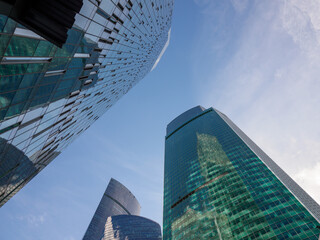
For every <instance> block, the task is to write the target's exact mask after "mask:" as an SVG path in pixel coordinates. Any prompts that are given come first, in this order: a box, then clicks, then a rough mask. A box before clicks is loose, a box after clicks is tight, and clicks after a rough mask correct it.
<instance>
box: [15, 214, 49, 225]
mask: <svg viewBox="0 0 320 240" xmlns="http://www.w3.org/2000/svg"><path fill="white" fill-rule="evenodd" d="M46 216H47V214H46V213H43V214H40V215H33V214H29V215H26V216H19V217H17V219H18V220H20V221H24V222H26V223H27V224H28V225H31V226H32V227H38V226H40V225H42V224H43V223H44V222H45V220H46Z"/></svg>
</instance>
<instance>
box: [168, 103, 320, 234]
mask: <svg viewBox="0 0 320 240" xmlns="http://www.w3.org/2000/svg"><path fill="white" fill-rule="evenodd" d="M163 217H164V219H163V231H164V233H163V237H164V239H166V240H170V239H220V240H221V239H226V240H232V239H234V240H236V239H237V240H239V239H252V240H253V239H274V240H276V239H279V240H282V239H310V240H317V239H318V237H319V229H316V226H317V225H319V222H320V207H319V205H318V204H317V203H316V202H315V201H314V200H313V199H312V198H311V197H310V196H309V195H308V194H307V193H306V192H304V191H303V189H301V188H300V187H299V186H298V185H297V184H296V183H295V182H294V181H293V180H292V179H291V178H290V177H289V176H288V175H287V174H286V173H285V172H283V170H281V168H279V167H278V166H277V164H275V163H274V162H273V161H272V160H271V159H270V158H269V157H268V156H267V155H266V154H265V153H264V152H263V151H262V150H261V149H260V148H259V147H258V146H257V145H255V144H254V143H253V142H252V141H251V140H250V139H249V138H248V137H247V136H246V135H245V134H244V133H243V132H242V131H241V130H240V129H239V128H237V126H236V125H234V124H233V123H232V122H231V120H230V119H228V118H227V117H226V116H225V115H224V114H222V113H221V112H219V111H217V110H215V109H213V108H209V109H204V108H202V107H200V106H198V107H195V108H193V109H190V110H189V111H187V112H185V113H183V114H181V115H180V116H179V117H177V118H176V119H175V120H173V121H172V122H171V123H170V124H169V125H168V127H167V136H166V143H165V176H164V212H163Z"/></svg>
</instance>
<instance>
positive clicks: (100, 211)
mask: <svg viewBox="0 0 320 240" xmlns="http://www.w3.org/2000/svg"><path fill="white" fill-rule="evenodd" d="M140 208H141V207H140V204H139V202H138V200H137V199H136V198H135V196H134V195H133V194H132V193H131V192H130V191H129V190H128V189H127V188H126V187H125V186H123V185H122V184H121V183H120V182H118V181H117V180H115V179H113V178H111V180H110V182H109V184H108V187H107V189H106V191H105V192H104V194H103V196H102V199H101V201H100V203H99V206H98V208H97V210H96V212H95V214H94V215H93V218H92V220H91V222H90V224H89V227H88V229H87V231H86V233H85V235H84V237H83V240H97V239H101V236H103V233H104V229H105V224H106V221H107V218H108V217H109V216H114V215H124V214H125V215H140Z"/></svg>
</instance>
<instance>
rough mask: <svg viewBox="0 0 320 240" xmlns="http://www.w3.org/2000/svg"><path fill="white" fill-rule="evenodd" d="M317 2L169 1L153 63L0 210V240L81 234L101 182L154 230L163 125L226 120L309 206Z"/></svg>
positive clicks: (315, 157)
mask: <svg viewBox="0 0 320 240" xmlns="http://www.w3.org/2000/svg"><path fill="white" fill-rule="evenodd" d="M319 9H320V2H319V1H317V0H277V1H270V0H215V1H213V0H194V1H191V0H188V1H187V0H176V1H175V10H174V16H173V22H172V32H171V42H170V45H169V47H168V49H167V51H166V52H165V54H164V55H163V58H162V59H161V61H160V63H159V64H158V66H157V68H156V69H155V70H154V71H153V72H151V73H150V74H149V75H148V76H147V77H146V78H145V79H143V80H142V81H141V82H140V83H139V84H138V85H137V86H136V87H134V88H133V89H132V90H131V91H130V92H129V93H128V94H127V95H125V96H124V97H123V98H122V99H121V100H120V101H119V102H118V103H117V104H116V105H115V106H113V107H112V108H111V109H110V110H109V111H108V112H107V113H106V114H105V115H104V116H103V117H101V118H100V119H99V120H98V121H97V122H96V123H95V124H94V125H92V127H90V128H89V129H88V130H87V131H86V132H85V133H84V134H82V135H81V136H80V137H79V138H78V139H77V140H76V141H75V142H74V143H72V144H71V145H70V146H69V147H68V148H67V149H66V150H65V151H64V152H63V153H62V154H61V155H60V156H59V157H58V158H57V159H55V160H54V161H53V162H52V163H51V164H50V165H49V166H48V167H47V168H45V169H44V170H43V171H42V172H40V173H39V174H38V175H37V176H36V177H35V178H34V179H33V180H32V181H31V182H30V183H29V184H28V185H27V186H25V187H24V188H23V189H22V190H21V191H20V192H19V193H18V194H16V195H15V196H14V197H13V198H12V199H11V200H9V202H7V203H6V204H5V205H4V206H3V207H2V208H1V209H0V232H1V236H0V238H1V239H10V240H14V239H26V240H28V239H32V240H37V239H46V240H50V239H52V240H56V239H63V240H73V239H81V238H82V236H83V235H84V232H85V231H86V229H87V226H88V224H89V222H90V220H91V218H92V215H93V214H94V211H95V209H96V207H97V205H98V203H99V201H100V199H101V197H102V194H103V192H104V190H105V188H106V187H107V184H108V182H109V179H110V178H111V177H113V178H115V179H117V180H119V181H120V182H121V183H123V184H124V185H125V186H127V187H128V188H129V189H130V190H131V191H132V192H133V193H134V194H135V196H136V197H137V199H138V200H139V202H140V204H141V206H142V215H143V216H145V217H148V218H151V219H153V220H155V221H157V222H159V223H162V196H163V164H164V137H165V128H166V125H167V124H168V123H169V122H170V121H171V120H172V119H173V118H175V117H176V116H177V115H179V114H180V113H182V112H184V111H185V110H188V109H189V108H191V107H194V106H196V105H199V104H200V105H202V106H204V107H206V108H207V107H211V106H213V107H215V108H217V109H218V110H220V111H222V112H223V113H225V114H227V115H228V116H229V117H230V119H231V120H233V121H234V122H235V123H236V124H237V125H238V126H239V127H240V128H241V129H242V130H243V131H244V132H245V133H246V134H247V135H248V136H249V137H250V138H252V139H253V140H254V141H255V142H256V143H257V144H258V145H259V146H260V147H261V148H262V149H263V150H264V151H265V152H266V153H267V154H268V155H269V156H270V157H271V158H272V159H273V160H274V161H276V162H277V163H278V164H279V165H280V167H282V168H283V169H284V170H285V171H286V172H287V173H289V175H290V176H291V177H293V178H294V179H295V180H296V181H297V182H298V183H299V184H300V185H301V186H302V187H303V188H304V189H305V190H306V191H307V192H308V193H309V194H310V195H311V196H312V197H313V198H314V199H315V200H316V201H317V202H318V203H320V191H319V189H320V127H319V123H320V110H319V105H320V94H319V93H320V81H319V76H320V17H319V16H320V15H319V12H318V10H319Z"/></svg>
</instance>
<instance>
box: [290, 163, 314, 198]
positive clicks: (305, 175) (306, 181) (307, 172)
mask: <svg viewBox="0 0 320 240" xmlns="http://www.w3.org/2000/svg"><path fill="white" fill-rule="evenodd" d="M294 178H295V179H296V181H297V183H298V184H299V185H301V186H304V189H305V190H306V191H307V192H310V194H311V197H313V198H314V199H315V200H316V201H318V202H320V191H319V189H320V162H318V163H317V164H316V165H315V166H312V167H311V168H305V169H302V170H301V171H299V172H298V173H297V174H296V175H295V176H294Z"/></svg>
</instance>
